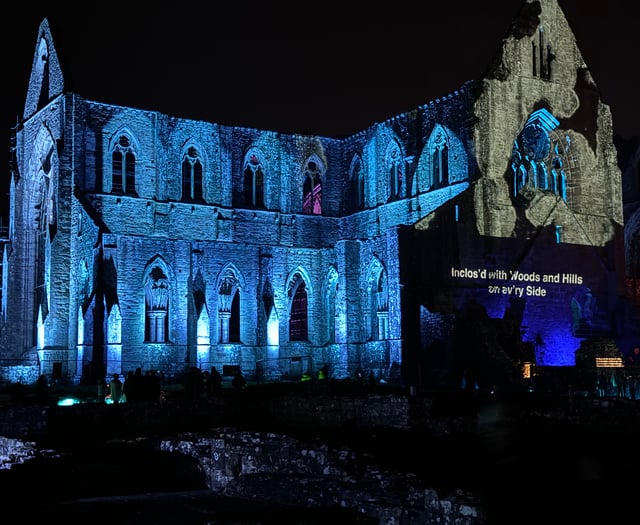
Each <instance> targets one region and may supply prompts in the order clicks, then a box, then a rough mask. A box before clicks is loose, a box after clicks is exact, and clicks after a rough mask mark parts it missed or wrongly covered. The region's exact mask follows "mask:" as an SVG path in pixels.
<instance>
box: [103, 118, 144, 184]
mask: <svg viewBox="0 0 640 525" xmlns="http://www.w3.org/2000/svg"><path fill="white" fill-rule="evenodd" d="M139 151H140V145H139V143H138V141H137V140H136V138H135V136H134V134H133V133H132V132H131V131H130V130H129V129H128V128H127V127H122V128H120V129H119V130H118V131H117V132H116V133H114V134H113V135H112V137H111V140H110V143H109V154H110V155H111V184H110V186H111V188H110V190H111V193H115V194H118V195H131V196H137V192H136V158H137V156H138V152H139Z"/></svg>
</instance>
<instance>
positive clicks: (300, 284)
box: [287, 267, 312, 341]
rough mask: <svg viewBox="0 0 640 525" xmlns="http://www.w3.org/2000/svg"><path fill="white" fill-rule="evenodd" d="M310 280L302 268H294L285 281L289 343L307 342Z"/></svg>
mask: <svg viewBox="0 0 640 525" xmlns="http://www.w3.org/2000/svg"><path fill="white" fill-rule="evenodd" d="M310 282H311V280H310V279H309V276H308V274H307V272H306V271H305V270H304V269H303V268H302V267H298V268H296V269H295V270H294V271H293V272H292V273H291V274H290V276H289V278H288V279H287V298H288V301H289V341H308V340H309V297H310V295H311V293H312V291H311V286H310V284H309V283H310Z"/></svg>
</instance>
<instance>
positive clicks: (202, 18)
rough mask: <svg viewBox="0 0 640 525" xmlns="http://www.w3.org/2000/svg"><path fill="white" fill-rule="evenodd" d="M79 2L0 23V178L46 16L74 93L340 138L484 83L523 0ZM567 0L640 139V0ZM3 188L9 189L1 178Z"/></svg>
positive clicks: (622, 114)
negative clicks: (290, 5) (423, 1)
mask: <svg viewBox="0 0 640 525" xmlns="http://www.w3.org/2000/svg"><path fill="white" fill-rule="evenodd" d="M69 4H71V3H69ZM336 4H338V7H336ZM72 5H82V7H81V10H78V9H77V8H76V9H71V8H70V7H68V8H67V7H65V8H56V9H53V8H51V7H48V8H43V9H42V10H38V8H37V7H34V4H32V3H30V2H23V5H22V6H20V5H18V6H17V7H16V8H15V11H16V12H14V14H13V15H12V16H3V17H2V21H1V22H0V29H1V31H0V33H1V34H2V38H3V39H4V42H3V43H4V46H3V49H4V50H5V51H4V59H5V65H4V72H5V74H4V75H3V77H4V82H3V87H4V89H3V93H4V103H3V104H2V105H1V109H0V112H1V121H2V123H3V124H2V133H3V134H2V140H3V143H4V144H5V145H6V146H5V147H4V148H2V149H1V150H0V151H1V152H2V159H0V161H1V162H2V166H3V172H2V178H1V180H2V181H5V180H6V179H7V173H8V168H7V160H6V159H7V151H8V147H9V135H10V129H11V127H12V126H13V125H14V124H15V123H16V119H17V117H18V116H20V115H21V114H22V110H23V107H24V101H25V96H26V88H27V83H28V79H29V72H30V68H31V60H32V56H33V52H34V49H35V44H36V37H37V30H38V25H39V23H40V21H41V20H42V19H43V18H44V17H47V18H48V19H49V22H50V25H51V30H52V33H53V39H54V43H55V46H56V50H57V52H58V56H59V59H60V62H61V64H62V68H63V72H64V73H65V79H66V89H67V91H74V92H76V93H78V94H80V95H82V96H84V97H85V98H88V99H91V100H95V101H99V102H105V103H113V104H118V105H124V106H131V107H137V108H143V109H150V110H157V111H160V112H162V113H166V114H169V115H173V116H177V117H186V118H193V119H198V120H205V121H211V122H217V123H220V124H224V125H238V126H246V127H251V128H258V129H269V130H275V131H281V132H284V133H290V132H299V133H309V134H314V135H323V136H335V135H344V134H350V133H353V132H356V131H359V130H362V129H365V128H366V127H368V126H370V125H372V124H374V123H375V122H381V121H383V120H386V119H387V118H389V117H392V116H394V115H397V114H400V113H403V112H405V111H408V110H411V109H414V108H415V107H417V106H419V105H422V104H425V103H427V102H429V101H430V100H433V99H435V98H438V97H441V96H444V95H446V94H448V93H451V92H453V91H455V90H456V89H458V88H460V87H461V86H462V84H463V83H464V82H465V81H467V80H471V79H477V78H479V77H481V75H482V73H483V72H484V70H485V68H486V67H487V65H488V64H489V62H490V61H491V59H492V57H493V55H494V54H495V52H496V50H497V49H498V47H499V46H500V43H501V40H502V38H503V37H504V36H505V34H506V32H507V30H508V28H509V24H510V22H511V20H512V19H513V17H514V15H515V14H516V12H517V11H518V9H519V8H520V6H521V2H520V0H491V1H488V2H470V3H467V2H463V3H460V2H457V3H455V2H430V3H429V4H428V9H429V13H424V11H425V7H420V6H419V5H418V4H416V3H415V2H405V1H404V0H401V1H400V2H391V3H389V4H386V5H385V6H384V7H383V8H380V9H378V10H374V9H372V8H367V9H368V10H360V11H359V10H358V9H357V8H356V7H354V6H353V5H352V4H349V7H347V3H346V2H345V3H342V4H339V3H336V2H318V3H316V4H310V3H305V4H304V7H301V8H300V11H293V12H292V11H285V10H284V9H283V8H280V7H278V8H275V9H272V8H271V7H269V2H262V3H260V4H258V5H260V6H261V7H259V8H255V7H251V5H250V3H247V2H242V3H240V2H236V3H235V4H234V3H233V2H230V3H229V5H227V6H225V7H224V8H222V11H221V10H220V7H219V5H224V4H217V3H212V4H209V5H208V6H207V5H206V4H204V5H205V6H206V7H204V8H198V7H196V6H194V5H192V4H185V5H184V8H183V6H181V5H180V4H175V3H174V4H171V8H155V10H154V11H150V10H149V8H142V7H131V6H132V5H135V4H132V3H129V4H126V3H122V4H121V3H119V2H111V3H104V2H101V3H97V2H96V3H95V6H99V7H100V9H101V10H102V11H100V10H99V9H98V7H93V6H91V5H89V3H84V4H72ZM234 5H237V7H234ZM560 5H561V7H562V8H563V10H564V12H565V15H566V16H567V19H568V20H569V24H570V26H571V27H572V29H573V31H574V33H575V35H576V37H577V41H578V46H579V47H580V49H581V51H582V54H583V57H584V59H585V61H586V63H587V66H588V67H589V70H590V71H591V74H592V76H593V78H594V79H595V82H596V84H597V85H598V87H599V89H600V91H601V94H602V97H603V100H604V102H605V103H607V104H609V105H610V106H611V109H612V112H613V117H614V130H615V132H616V133H617V134H619V135H621V136H622V137H625V138H629V137H631V136H636V135H637V136H640V104H639V103H638V99H637V97H638V87H639V86H640V78H639V77H640V67H639V66H638V56H637V55H638V51H640V38H639V37H638V30H639V27H640V25H639V22H640V2H636V1H633V2H632V1H629V0H609V1H608V2H606V3H605V2H602V3H600V4H597V3H593V2H585V1H584V0H560ZM213 6H216V7H213ZM107 9H108V11H107ZM216 10H217V11H216ZM2 186H3V190H2V191H3V193H6V192H7V191H8V186H7V183H6V182H3V184H2ZM5 206H6V204H4V202H3V207H5ZM3 211H4V210H3ZM3 215H5V214H4V213H3Z"/></svg>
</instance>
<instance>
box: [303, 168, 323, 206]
mask: <svg viewBox="0 0 640 525" xmlns="http://www.w3.org/2000/svg"><path fill="white" fill-rule="evenodd" d="M302 212H303V213H309V214H312V215H320V214H322V168H321V166H320V164H319V163H318V162H317V160H309V161H308V162H307V165H306V166H305V169H304V184H303V187H302Z"/></svg>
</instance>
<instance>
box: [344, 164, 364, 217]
mask: <svg viewBox="0 0 640 525" xmlns="http://www.w3.org/2000/svg"><path fill="white" fill-rule="evenodd" d="M364 185H365V177H364V165H363V162H362V157H361V156H360V155H359V154H357V153H356V154H354V155H353V157H352V158H351V164H350V166H349V184H348V186H347V188H348V193H347V195H346V197H345V201H346V202H347V212H348V213H355V212H358V211H360V210H364V208H365V188H364Z"/></svg>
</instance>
